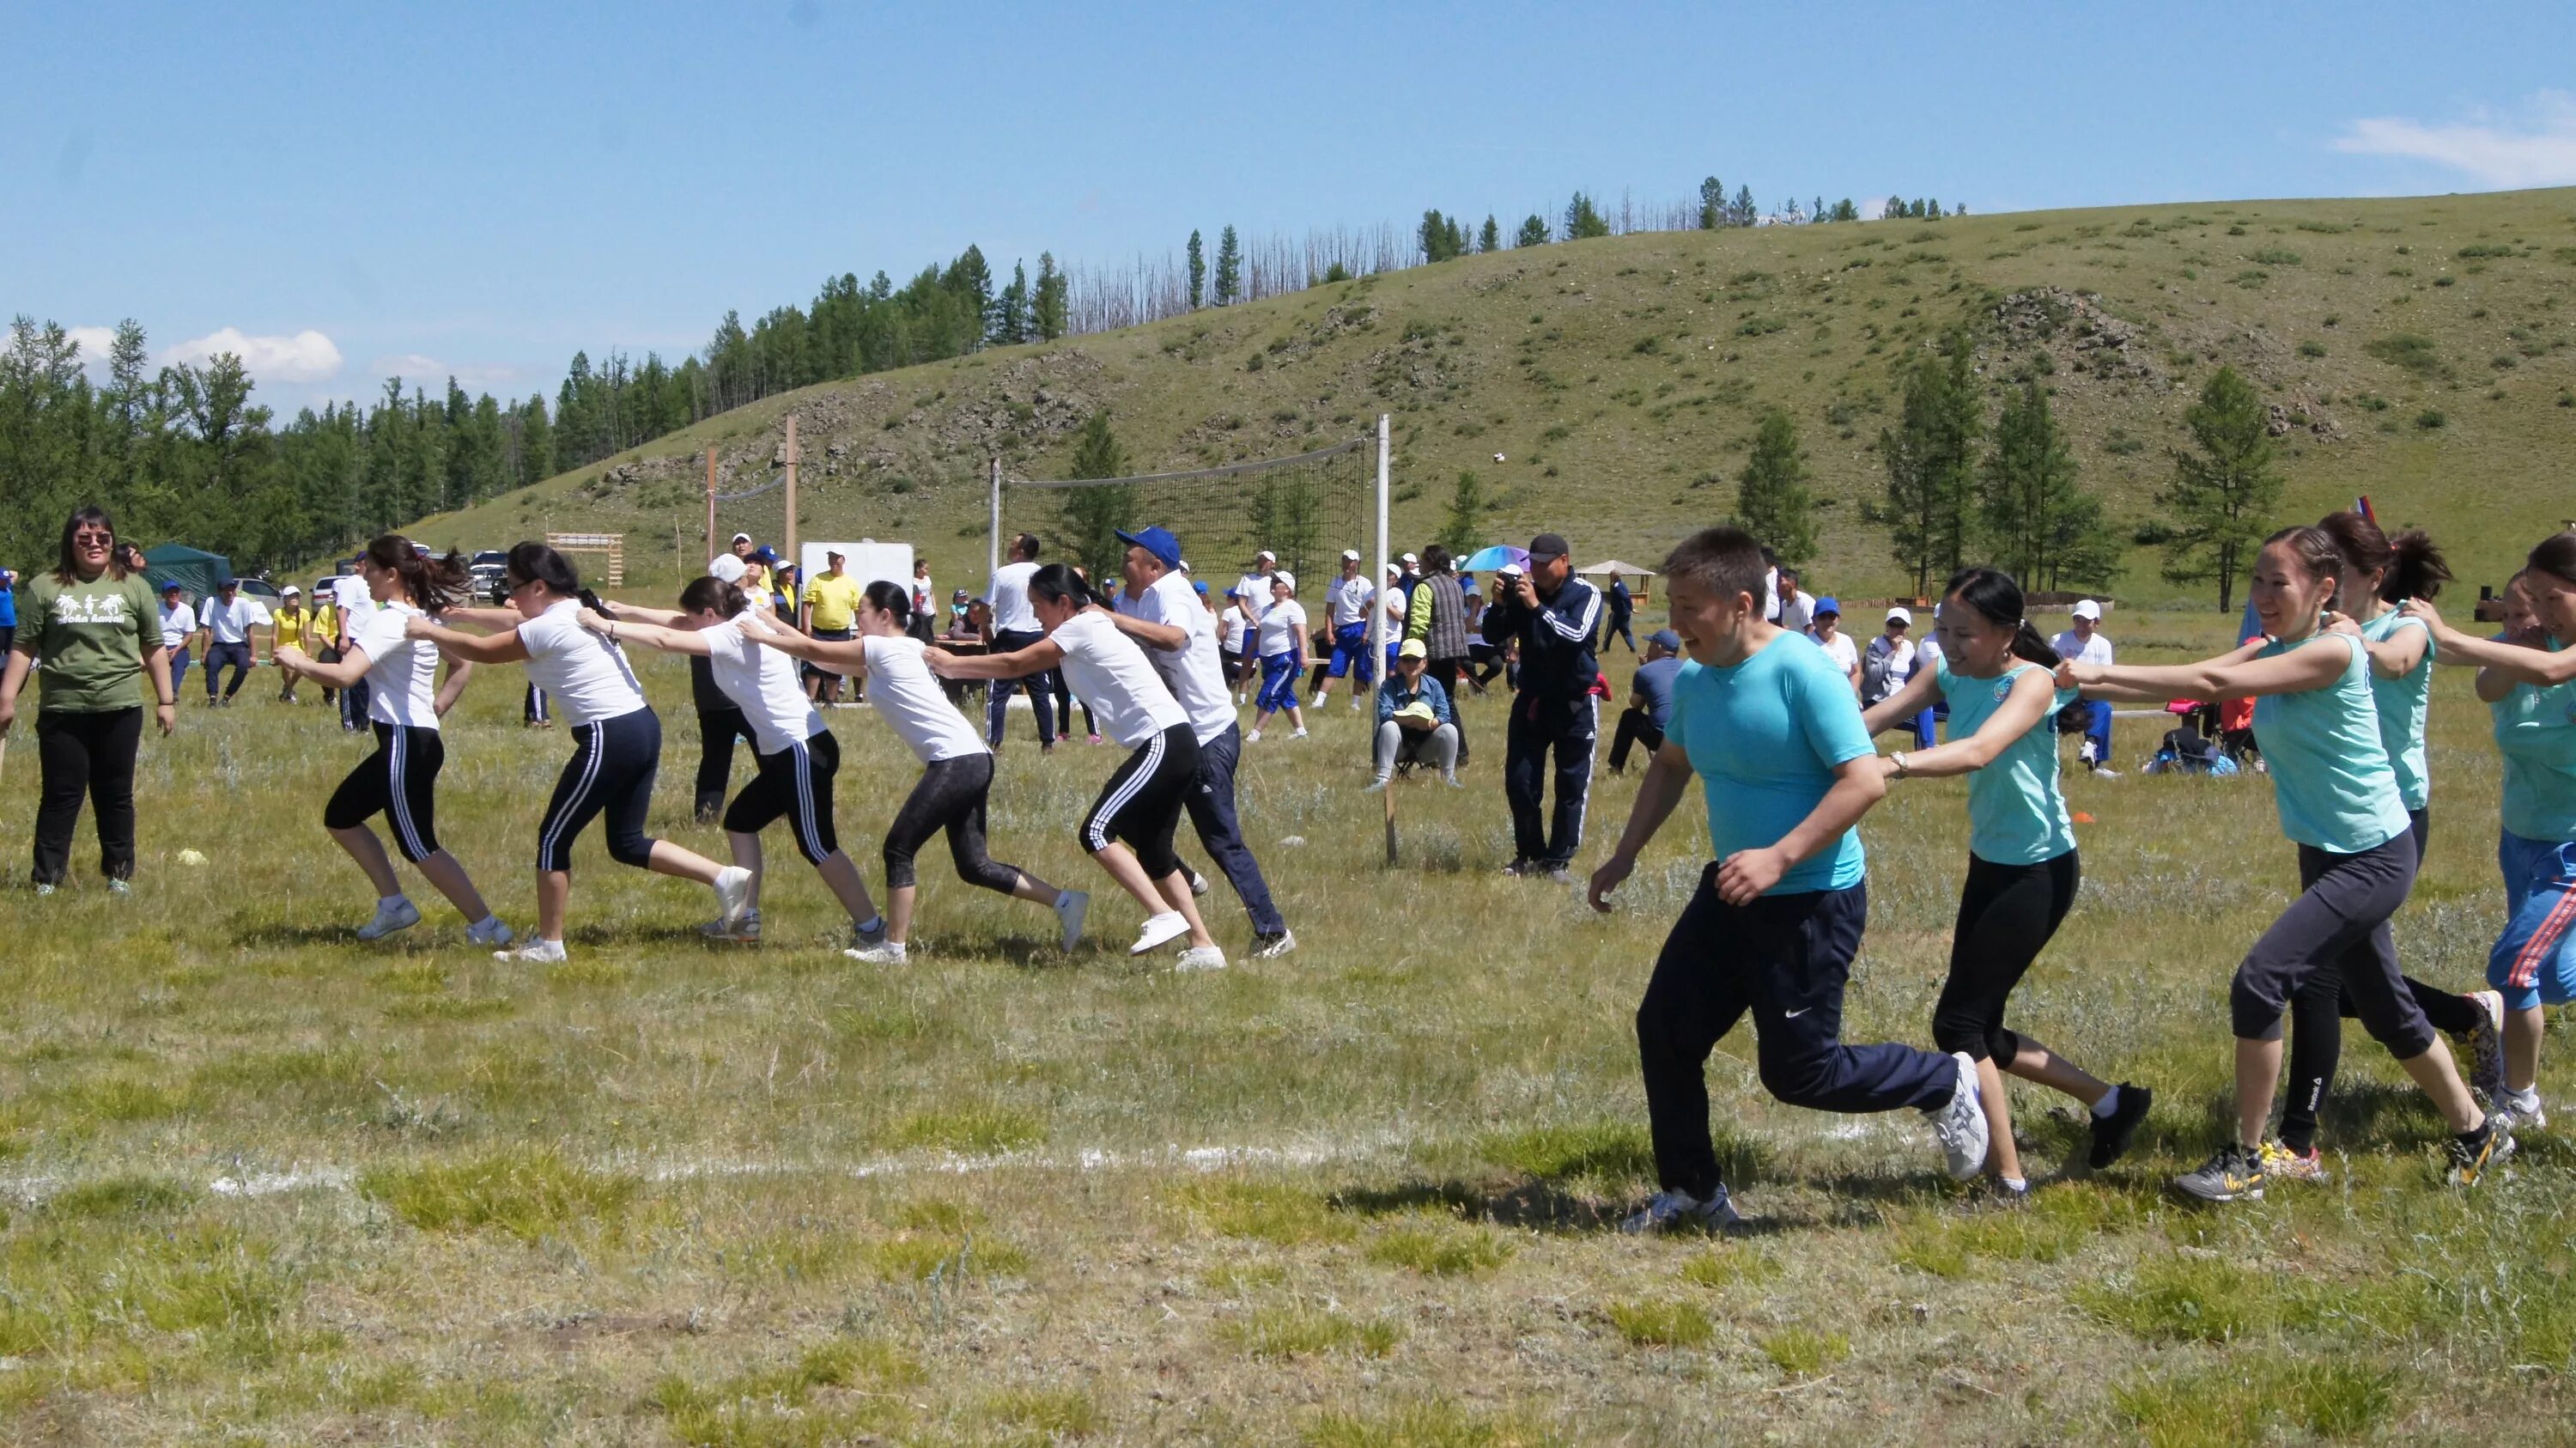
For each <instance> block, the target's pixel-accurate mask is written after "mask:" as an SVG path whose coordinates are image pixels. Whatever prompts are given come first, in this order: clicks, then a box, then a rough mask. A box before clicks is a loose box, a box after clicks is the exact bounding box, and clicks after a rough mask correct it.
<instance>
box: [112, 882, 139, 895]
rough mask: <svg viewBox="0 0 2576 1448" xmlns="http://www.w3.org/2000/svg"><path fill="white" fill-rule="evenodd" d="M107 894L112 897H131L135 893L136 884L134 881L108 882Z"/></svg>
mask: <svg viewBox="0 0 2576 1448" xmlns="http://www.w3.org/2000/svg"><path fill="white" fill-rule="evenodd" d="M107 893H109V894H110V895H131V894H133V893H134V882H133V881H132V880H110V881H108V882H107Z"/></svg>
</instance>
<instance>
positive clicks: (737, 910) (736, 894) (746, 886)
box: [715, 865, 751, 925]
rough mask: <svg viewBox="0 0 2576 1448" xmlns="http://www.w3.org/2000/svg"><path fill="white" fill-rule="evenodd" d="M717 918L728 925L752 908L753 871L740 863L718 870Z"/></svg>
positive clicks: (716, 887) (716, 879)
mask: <svg viewBox="0 0 2576 1448" xmlns="http://www.w3.org/2000/svg"><path fill="white" fill-rule="evenodd" d="M715 892H716V907H717V908H716V918H717V919H718V920H721V921H723V922H724V923H725V924H727V925H731V924H734V923H736V922H738V921H740V920H741V919H742V917H743V916H744V915H745V914H746V913H748V912H749V911H750V909H751V872H750V871H749V870H746V869H744V868H743V867H742V866H740V865H727V866H725V867H724V868H723V869H721V870H718V871H716V878H715Z"/></svg>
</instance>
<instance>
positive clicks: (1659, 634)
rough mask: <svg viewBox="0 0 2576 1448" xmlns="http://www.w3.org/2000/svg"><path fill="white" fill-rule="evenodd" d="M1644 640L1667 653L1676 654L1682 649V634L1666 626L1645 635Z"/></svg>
mask: <svg viewBox="0 0 2576 1448" xmlns="http://www.w3.org/2000/svg"><path fill="white" fill-rule="evenodd" d="M1646 642H1648V643H1650V644H1653V645H1654V646H1655V647H1657V648H1659V649H1662V650H1664V651H1665V652H1667V653H1675V654H1677V653H1680V652H1681V651H1682V636H1681V635H1680V634H1677V633H1675V632H1673V631H1672V630H1671V629H1668V628H1659V629H1657V630H1655V631H1654V632H1653V633H1650V634H1648V635H1646Z"/></svg>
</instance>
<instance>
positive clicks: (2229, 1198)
mask: <svg viewBox="0 0 2576 1448" xmlns="http://www.w3.org/2000/svg"><path fill="white" fill-rule="evenodd" d="M2174 1188H2175V1190H2177V1191H2180V1192H2183V1193H2184V1194H2186V1195H2188V1196H2193V1197H2197V1198H2199V1199H2200V1200H2202V1201H2204V1202H2235V1201H2248V1202H2259V1201H2261V1200H2263V1158H2262V1157H2261V1156H2260V1155H2259V1154H2257V1153H2256V1152H2255V1151H2254V1150H2253V1149H2252V1148H2251V1147H2243V1146H2238V1145H2236V1144H2235V1143H2234V1142H2230V1143H2228V1144H2227V1145H2225V1146H2222V1147H2220V1148H2219V1149H2218V1154H2217V1155H2216V1156H2213V1157H2211V1158H2210V1159H2209V1161H2208V1164H2207V1165H2205V1166H2203V1167H2201V1169H2200V1170H2198V1171H2196V1172H2191V1173H2188V1174H2186V1175H2183V1176H2178V1177H2175V1178H2174Z"/></svg>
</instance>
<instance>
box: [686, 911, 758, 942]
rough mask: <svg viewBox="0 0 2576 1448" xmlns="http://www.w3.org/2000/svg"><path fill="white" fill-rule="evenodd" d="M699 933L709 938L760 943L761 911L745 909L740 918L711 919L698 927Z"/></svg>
mask: <svg viewBox="0 0 2576 1448" xmlns="http://www.w3.org/2000/svg"><path fill="white" fill-rule="evenodd" d="M698 933H699V934H700V935H703V936H705V937H706V938H707V939H709V940H730V941H733V942H735V943H736V944H740V945H758V944H759V943H760V912H759V911H757V910H745V911H744V912H742V918H741V919H739V920H732V921H727V920H723V919H716V920H710V921H708V922H707V923H706V924H704V925H701V926H699V927H698Z"/></svg>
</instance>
